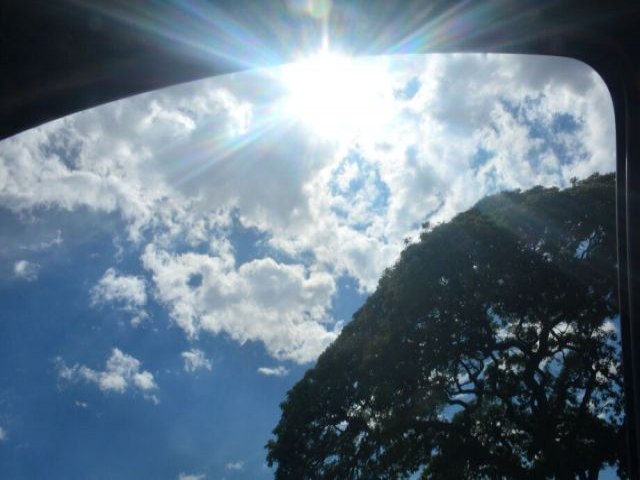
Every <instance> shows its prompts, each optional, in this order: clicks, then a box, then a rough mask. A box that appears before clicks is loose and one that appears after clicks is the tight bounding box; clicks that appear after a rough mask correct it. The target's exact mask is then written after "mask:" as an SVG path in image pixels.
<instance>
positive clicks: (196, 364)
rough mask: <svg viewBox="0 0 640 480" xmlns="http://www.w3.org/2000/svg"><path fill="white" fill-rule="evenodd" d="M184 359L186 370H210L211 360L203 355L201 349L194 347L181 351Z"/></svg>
mask: <svg viewBox="0 0 640 480" xmlns="http://www.w3.org/2000/svg"><path fill="white" fill-rule="evenodd" d="M181 356H182V359H183V360H184V370H185V371H186V372H195V371H196V370H200V369H205V370H211V361H210V360H209V359H208V358H207V357H206V356H205V354H204V352H203V351H202V350H198V349H197V348H194V349H192V350H187V351H186V352H182V353H181Z"/></svg>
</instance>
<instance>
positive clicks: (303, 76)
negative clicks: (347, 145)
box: [282, 52, 392, 139]
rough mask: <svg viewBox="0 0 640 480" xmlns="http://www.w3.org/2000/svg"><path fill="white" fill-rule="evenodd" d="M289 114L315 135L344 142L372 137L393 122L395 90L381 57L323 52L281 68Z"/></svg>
mask: <svg viewBox="0 0 640 480" xmlns="http://www.w3.org/2000/svg"><path fill="white" fill-rule="evenodd" d="M282 81H283V82H284V85H285V87H286V89H287V97H286V106H285V115H287V116H290V117H291V118H293V119H297V120H300V121H302V122H304V123H305V124H306V125H308V126H309V127H310V128H311V130H313V131H314V132H315V133H316V134H318V135H320V136H323V137H327V138H331V139H345V138H351V137H354V136H357V135H360V134H364V133H372V132H374V131H375V130H376V129H377V128H380V126H382V125H383V124H384V122H385V121H386V120H387V119H388V117H389V113H390V107H391V103H392V102H391V98H392V88H391V81H390V79H389V75H388V73H387V70H386V68H385V65H384V64H383V62H382V61H381V60H380V59H377V61H375V60H373V59H366V58H365V59H354V58H349V57H345V56H342V55H338V54H335V53H330V52H322V53H320V54H318V55H316V56H314V57H311V58H307V59H305V60H303V61H301V62H298V63H294V64H290V65H287V66H285V67H284V68H283V70H282Z"/></svg>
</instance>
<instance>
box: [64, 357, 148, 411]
mask: <svg viewBox="0 0 640 480" xmlns="http://www.w3.org/2000/svg"><path fill="white" fill-rule="evenodd" d="M56 365H57V368H58V376H59V377H60V378H61V379H63V380H66V381H69V382H77V381H84V382H88V383H93V384H95V385H96V386H97V387H98V388H99V389H100V390H101V391H103V392H107V393H118V394H122V393H125V392H126V391H127V390H129V389H134V390H137V391H138V392H141V393H142V394H144V396H145V398H147V399H148V400H151V401H153V402H154V403H156V402H157V397H155V395H153V394H152V392H153V391H154V390H157V388H158V386H157V385H156V383H155V380H154V378H153V374H151V373H150V372H148V371H146V370H141V366H142V364H141V363H140V361H139V360H138V359H136V358H134V357H132V356H131V355H127V354H126V353H123V352H122V351H121V350H119V349H118V348H114V349H113V350H112V352H111V356H110V357H109V359H108V360H107V362H106V366H105V369H104V370H94V369H91V368H89V367H87V366H85V365H78V364H75V365H72V366H67V365H66V364H65V363H64V361H63V360H62V359H61V358H57V359H56Z"/></svg>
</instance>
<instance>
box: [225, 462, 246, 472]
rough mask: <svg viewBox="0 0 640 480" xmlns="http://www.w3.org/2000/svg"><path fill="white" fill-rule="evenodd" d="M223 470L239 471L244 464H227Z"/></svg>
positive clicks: (242, 468)
mask: <svg viewBox="0 0 640 480" xmlns="http://www.w3.org/2000/svg"><path fill="white" fill-rule="evenodd" d="M224 468H226V469H227V470H235V471H241V470H244V462H229V463H227V464H226V465H225V466H224Z"/></svg>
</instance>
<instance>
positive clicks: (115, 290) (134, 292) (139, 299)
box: [91, 268, 147, 326]
mask: <svg viewBox="0 0 640 480" xmlns="http://www.w3.org/2000/svg"><path fill="white" fill-rule="evenodd" d="M109 303H116V304H119V305H120V306H121V307H122V308H123V309H124V310H125V311H127V312H130V313H132V314H133V317H132V319H131V323H132V325H134V326H136V325H139V324H140V323H141V322H142V321H143V320H144V319H146V318H147V313H146V312H145V311H144V309H143V308H142V307H144V305H145V304H146V303H147V293H146V285H145V281H144V279H143V278H141V277H137V276H133V275H131V276H127V275H118V274H117V273H116V271H115V270H114V269H113V268H109V269H107V270H106V271H105V272H104V275H103V276H102V278H101V279H100V280H99V281H98V283H97V284H96V285H95V286H94V287H93V288H92V289H91V304H92V305H93V306H98V305H105V304H109Z"/></svg>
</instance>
